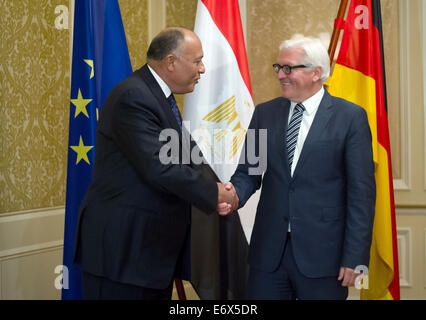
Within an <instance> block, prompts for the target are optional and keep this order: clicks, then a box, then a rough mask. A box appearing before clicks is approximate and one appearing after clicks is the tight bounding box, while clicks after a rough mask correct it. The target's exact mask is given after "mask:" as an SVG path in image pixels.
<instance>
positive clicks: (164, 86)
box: [148, 65, 172, 98]
mask: <svg viewBox="0 0 426 320" xmlns="http://www.w3.org/2000/svg"><path fill="white" fill-rule="evenodd" d="M148 69H149V71H151V73H152V75H153V76H154V78H155V80H157V82H158V84H159V85H160V88H161V90H162V91H163V93H164V95H165V96H166V98H168V97H169V96H170V95H171V94H172V91H171V90H170V88H169V86H168V85H167V84H166V83H165V82H164V80H163V79H161V77H160V76H159V75H158V74H157V72H155V71H154V69H152V68H151V67H150V66H149V65H148Z"/></svg>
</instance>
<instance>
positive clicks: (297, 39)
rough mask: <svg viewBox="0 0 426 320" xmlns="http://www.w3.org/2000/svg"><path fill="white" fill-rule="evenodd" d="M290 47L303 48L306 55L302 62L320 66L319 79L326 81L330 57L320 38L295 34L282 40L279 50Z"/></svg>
mask: <svg viewBox="0 0 426 320" xmlns="http://www.w3.org/2000/svg"><path fill="white" fill-rule="evenodd" d="M290 48H301V49H303V50H304V51H305V53H306V55H305V57H304V59H303V61H302V63H303V64H309V65H311V66H312V67H321V69H322V74H321V81H322V82H323V83H324V82H326V81H327V79H328V77H329V75H330V58H329V55H328V52H327V49H326V48H325V47H324V45H323V43H322V42H321V40H320V39H317V38H309V37H303V36H298V35H296V36H293V38H291V39H290V40H285V41H283V42H282V43H281V45H280V50H283V49H290Z"/></svg>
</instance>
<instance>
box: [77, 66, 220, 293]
mask: <svg viewBox="0 0 426 320" xmlns="http://www.w3.org/2000/svg"><path fill="white" fill-rule="evenodd" d="M165 128H171V129H175V130H176V131H177V132H179V140H178V141H179V146H180V147H181V145H182V140H181V138H182V136H181V131H180V127H179V125H178V122H177V121H176V118H175V116H174V114H173V112H172V110H171V107H170V105H169V103H168V102H167V99H166V97H165V96H164V93H163V92H162V90H161V88H160V86H159V85H158V83H157V82H156V80H155V79H154V77H153V75H152V74H151V72H150V71H149V69H148V67H147V66H146V65H145V66H143V67H142V68H141V69H139V70H137V71H135V72H134V73H133V74H131V75H130V76H129V77H128V78H127V79H125V80H124V81H122V82H121V83H119V84H118V85H117V86H116V87H115V88H113V89H112V91H111V93H110V94H109V96H108V98H107V99H106V101H105V104H104V106H103V109H102V113H101V115H100V119H99V123H98V128H97V133H96V156H95V164H94V171H93V181H92V184H91V186H90V187H89V189H88V191H87V193H86V196H85V198H84V200H83V202H82V204H81V207H80V213H79V222H78V230H77V238H76V252H75V260H76V261H77V262H80V263H81V266H82V269H83V270H84V271H86V272H89V273H92V274H94V275H98V276H103V277H107V278H109V279H111V280H113V281H118V282H123V283H129V284H133V285H138V286H143V287H149V288H157V289H164V288H166V287H167V286H168V285H169V283H170V281H171V280H172V278H173V275H174V271H175V267H176V266H177V263H178V259H179V256H182V254H183V251H184V250H185V247H186V246H185V241H188V233H189V224H190V208H191V203H193V204H194V205H195V206H197V207H199V208H200V209H202V210H203V211H205V212H213V211H214V210H215V209H216V205H217V197H218V194H217V185H216V180H215V177H213V176H209V175H208V173H211V171H209V170H206V171H205V169H206V167H205V165H199V166H195V165H193V164H192V163H190V164H163V163H161V162H160V159H159V154H160V150H161V148H162V146H163V145H164V144H165V143H167V142H169V141H160V139H159V136H160V132H161V131H162V130H163V129H165ZM186 151H188V150H186ZM180 158H182V154H181V153H180ZM206 172H207V174H206ZM188 247H189V246H188Z"/></svg>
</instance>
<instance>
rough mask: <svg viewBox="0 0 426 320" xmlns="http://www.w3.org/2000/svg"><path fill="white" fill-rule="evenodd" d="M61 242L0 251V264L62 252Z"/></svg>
mask: <svg viewBox="0 0 426 320" xmlns="http://www.w3.org/2000/svg"><path fill="white" fill-rule="evenodd" d="M63 245H64V241H63V240H56V241H50V242H44V243H37V244H33V245H29V246H23V247H18V248H13V249H8V250H3V251H0V263H1V262H2V261H4V260H7V259H15V258H20V257H24V256H28V255H34V254H39V253H43V252H48V251H55V250H62V249H63Z"/></svg>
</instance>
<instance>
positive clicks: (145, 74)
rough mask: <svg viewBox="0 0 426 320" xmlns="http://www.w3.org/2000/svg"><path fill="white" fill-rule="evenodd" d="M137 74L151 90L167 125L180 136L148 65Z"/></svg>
mask: <svg viewBox="0 0 426 320" xmlns="http://www.w3.org/2000/svg"><path fill="white" fill-rule="evenodd" d="M138 73H139V74H140V75H141V77H142V79H143V80H144V82H145V83H146V84H147V86H148V88H149V89H150V90H151V92H152V94H153V95H154V97H155V98H156V99H157V101H158V103H159V106H160V109H161V110H163V111H164V113H165V114H166V117H167V119H168V120H169V123H170V124H171V125H172V128H173V129H175V130H176V131H177V132H178V133H179V137H181V136H182V132H181V128H180V126H179V124H178V122H177V120H176V117H175V115H174V114H173V111H172V108H171V106H170V104H169V102H168V101H167V98H166V97H165V96H164V92H163V90H161V87H160V85H159V84H158V82H157V80H155V78H154V76H153V75H152V73H151V71H149V69H148V65H146V64H145V65H144V66H143V67H142V68H140V69H139V70H138Z"/></svg>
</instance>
